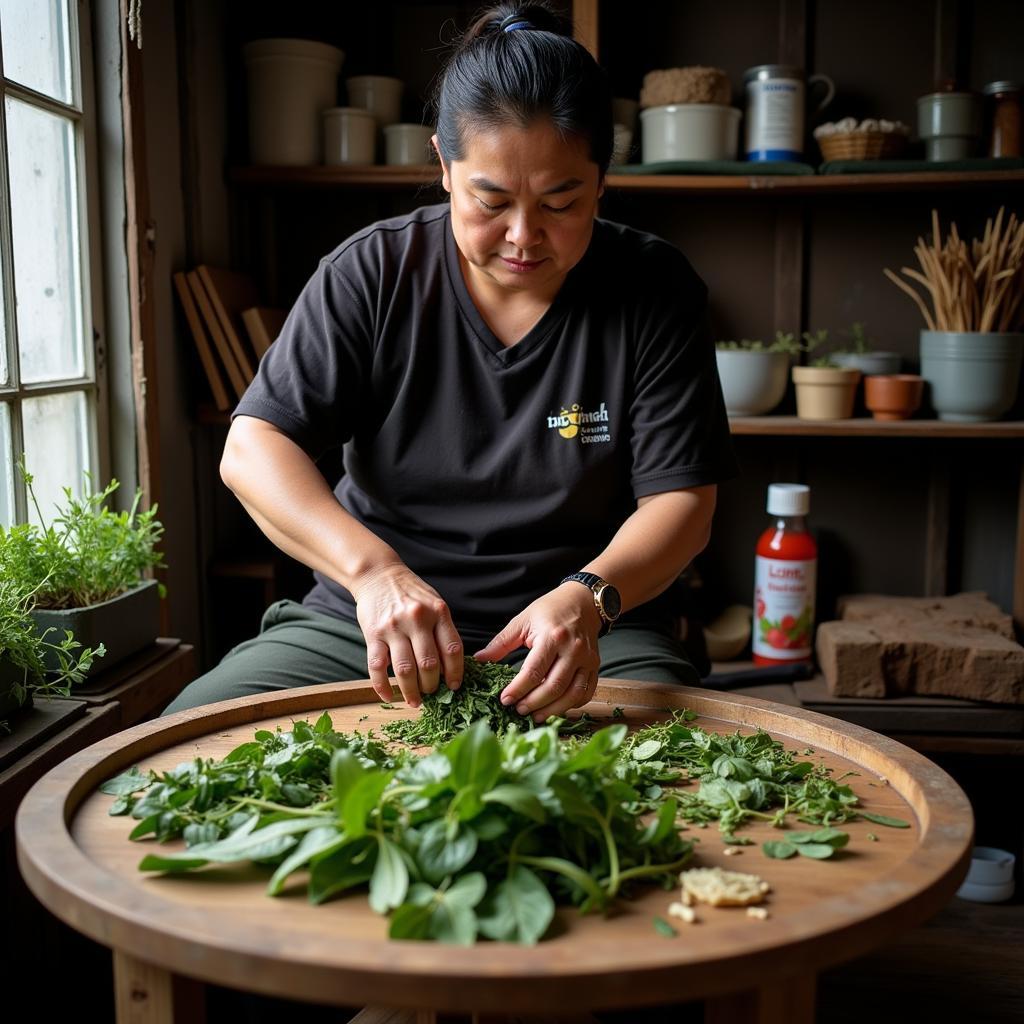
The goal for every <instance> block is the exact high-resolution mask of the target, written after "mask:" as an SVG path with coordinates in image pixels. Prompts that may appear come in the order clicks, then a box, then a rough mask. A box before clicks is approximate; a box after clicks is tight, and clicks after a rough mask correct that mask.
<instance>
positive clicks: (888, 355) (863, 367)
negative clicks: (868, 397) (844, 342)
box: [829, 352, 903, 377]
mask: <svg viewBox="0 0 1024 1024" xmlns="http://www.w3.org/2000/svg"><path fill="white" fill-rule="evenodd" d="M829 358H830V359H831V360H832V362H833V363H835V365H836V366H842V367H844V368H845V369H848V370H860V372H861V373H862V374H863V375H864V376H865V377H873V376H878V375H879V374H884V375H887V376H888V375H889V374H893V373H899V372H900V365H901V364H902V362H903V359H902V357H901V356H900V354H899V352H837V353H836V354H835V355H833V356H830V357H829Z"/></svg>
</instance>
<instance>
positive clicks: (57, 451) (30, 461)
mask: <svg viewBox="0 0 1024 1024" xmlns="http://www.w3.org/2000/svg"><path fill="white" fill-rule="evenodd" d="M21 414H22V419H23V430H24V435H25V465H26V467H27V468H28V471H29V472H30V473H31V474H32V475H33V476H34V477H35V481H34V483H33V484H32V488H33V490H34V491H35V495H36V500H37V501H38V502H39V507H40V509H41V510H42V513H43V518H44V519H45V520H46V522H49V521H50V520H51V519H52V518H53V511H54V505H55V504H57V503H58V502H59V503H63V501H64V488H65V487H70V488H71V492H72V494H76V495H80V494H81V493H82V483H83V477H82V473H83V472H84V470H86V469H88V468H89V461H88V460H89V446H88V436H89V435H88V427H87V423H86V403H85V395H83V394H82V393H81V392H80V391H75V392H71V393H69V394H64V395H46V396H44V397H42V398H26V399H25V401H24V402H22V404H21ZM99 482H100V481H98V480H97V481H95V483H96V484H99ZM28 517H29V520H30V521H31V522H33V523H39V516H38V515H37V514H36V510H35V508H34V507H33V506H32V505H31V503H30V505H29V510H28ZM40 525H42V524H40Z"/></svg>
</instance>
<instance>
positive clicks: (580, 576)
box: [560, 572, 622, 636]
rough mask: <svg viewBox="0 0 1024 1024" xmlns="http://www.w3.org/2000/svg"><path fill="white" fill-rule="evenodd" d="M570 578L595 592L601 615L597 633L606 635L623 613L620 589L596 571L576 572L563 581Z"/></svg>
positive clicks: (566, 581) (595, 602)
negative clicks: (599, 627)
mask: <svg viewBox="0 0 1024 1024" xmlns="http://www.w3.org/2000/svg"><path fill="white" fill-rule="evenodd" d="M570 580H572V581H574V582H576V583H582V584H583V586H585V587H589V588H590V590H591V591H592V592H593V594H594V606H595V607H596V608H597V614H598V615H600V616H601V629H600V631H599V632H598V634H597V635H598V636H604V635H605V634H606V633H608V631H609V630H610V629H611V628H612V626H614V625H615V621H616V619H618V617H619V616H620V615H621V614H622V597H621V595H620V594H619V592H618V590H617V589H616V588H615V587H613V586H612V585H611V584H610V583H609V582H608V581H607V580H603V579H601V577H600V576H598V575H597V573H596V572H574V573H573V574H572V575H571V576H566V577H565V579H564V580H562V583H568V582H569V581H570ZM560 585H561V584H560Z"/></svg>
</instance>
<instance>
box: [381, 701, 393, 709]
mask: <svg viewBox="0 0 1024 1024" xmlns="http://www.w3.org/2000/svg"><path fill="white" fill-rule="evenodd" d="M380 708H381V709H382V710H383V711H394V710H395V705H394V704H392V703H391V702H390V701H386V700H382V701H381V702H380Z"/></svg>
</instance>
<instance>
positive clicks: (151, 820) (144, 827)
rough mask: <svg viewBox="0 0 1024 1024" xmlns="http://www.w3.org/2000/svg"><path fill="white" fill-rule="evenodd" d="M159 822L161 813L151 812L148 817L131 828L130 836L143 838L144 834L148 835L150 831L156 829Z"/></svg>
mask: <svg viewBox="0 0 1024 1024" xmlns="http://www.w3.org/2000/svg"><path fill="white" fill-rule="evenodd" d="M159 824H160V815H159V814H151V815H150V816H149V817H148V818H143V819H142V821H140V822H139V823H138V825H136V826H135V828H133V829H132V830H131V832H130V833H129V835H128V838H129V839H141V838H142V837H143V836H148V835H149V833H150V832H155V831H156V829H157V825H159Z"/></svg>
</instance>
